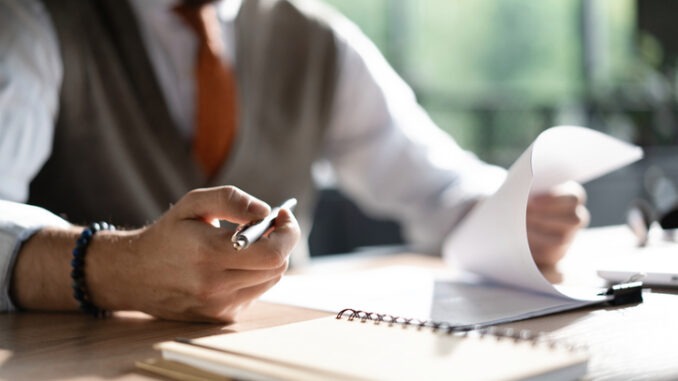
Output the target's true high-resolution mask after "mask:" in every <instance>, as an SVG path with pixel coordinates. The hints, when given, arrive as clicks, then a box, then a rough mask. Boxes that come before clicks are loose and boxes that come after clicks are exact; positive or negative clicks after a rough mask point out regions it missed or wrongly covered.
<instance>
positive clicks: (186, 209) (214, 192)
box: [173, 186, 271, 224]
mask: <svg viewBox="0 0 678 381" xmlns="http://www.w3.org/2000/svg"><path fill="white" fill-rule="evenodd" d="M173 212H174V213H177V214H178V215H179V218H182V219H201V220H204V221H212V220H214V219H220V220H227V221H231V222H234V223H236V224H244V223H247V222H250V221H253V220H257V219H261V218H264V217H266V216H267V215H268V213H270V212H271V208H270V207H269V206H268V205H267V204H266V203H265V202H263V201H261V200H259V199H257V198H256V197H254V196H251V195H249V194H247V193H245V192H243V191H242V190H240V189H238V188H236V187H234V186H222V187H215V188H203V189H196V190H193V191H191V192H189V193H188V194H186V195H185V196H184V197H183V198H182V199H181V200H179V202H178V203H177V204H176V205H175V206H174V208H173Z"/></svg>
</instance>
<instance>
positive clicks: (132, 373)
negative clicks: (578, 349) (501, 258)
mask: <svg viewBox="0 0 678 381" xmlns="http://www.w3.org/2000/svg"><path fill="white" fill-rule="evenodd" d="M578 258H579V259H580V260H582V263H580V264H582V266H580V267H578V269H577V271H576V273H577V274H575V275H578V276H575V277H573V278H572V279H588V280H595V278H594V277H593V276H592V275H591V274H590V272H591V271H592V270H591V269H590V268H588V269H586V266H583V265H584V264H586V263H589V261H588V259H590V258H589V257H588V254H587V255H581V256H579V255H578V254H574V255H572V259H569V258H568V261H570V263H569V264H568V263H567V262H565V263H564V267H565V268H570V267H572V268H574V264H573V263H572V262H576V261H577V260H578ZM385 264H412V265H417V266H425V267H431V266H433V267H436V266H440V261H439V260H438V259H436V258H431V257H421V256H412V255H400V256H388V257H384V256H377V257H370V258H367V259H365V258H360V259H355V258H354V259H350V258H347V259H346V260H343V261H341V262H337V263H325V264H321V265H319V266H318V267H317V268H318V269H320V271H329V270H331V269H333V268H336V269H337V270H338V271H349V270H350V269H352V268H364V267H372V266H380V265H385ZM582 269H583V270H582ZM571 271H572V272H575V271H574V270H571ZM556 273H557V272H556ZM570 274H571V273H567V274H565V275H570ZM587 274H588V275H587ZM556 275H557V274H556ZM564 279H565V280H568V279H570V278H568V276H565V277H564ZM596 281H598V280H596ZM327 315H329V314H328V313H326V312H319V311H313V310H306V309H300V308H295V307H288V306H282V305H275V304H268V303H263V302H259V303H256V304H254V305H253V306H252V308H251V309H250V310H248V311H247V312H245V313H244V314H243V316H242V317H241V322H240V323H237V324H234V325H231V326H226V327H222V326H218V325H210V324H190V323H180V322H170V321H160V320H155V319H152V318H149V317H148V316H146V315H143V314H140V313H134V312H123V313H118V314H116V315H115V316H114V317H112V318H110V319H105V320H96V319H92V318H90V317H88V316H83V315H81V314H78V313H73V314H56V313H54V314H48V313H22V314H0V380H158V379H159V378H157V377H155V376H153V375H150V374H148V373H145V372H143V371H140V370H137V369H135V367H134V362H135V361H137V360H140V359H145V358H149V357H156V356H157V353H156V352H155V351H154V350H153V349H152V345H153V344H154V343H156V342H159V341H164V340H169V339H172V338H174V337H176V336H183V337H200V336H205V335H211V334H216V333H220V332H228V331H244V330H250V329H255V328H261V327H268V326H273V325H278V324H283V323H288V322H293V321H299V320H304V319H311V318H315V317H321V316H327ZM677 323H678V295H670V294H655V293H650V294H646V295H645V302H644V303H642V304H639V305H636V306H625V307H617V308H614V307H608V308H590V309H582V310H578V311H572V312H568V313H562V314H558V315H554V316H550V317H542V318H537V319H531V320H527V321H522V322H517V323H511V324H508V326H511V327H516V328H519V329H530V330H533V331H542V332H544V333H545V334H546V335H548V336H549V337H552V338H557V339H564V340H567V341H570V342H573V343H577V344H585V345H588V346H589V347H590V350H591V353H592V359H591V362H590V365H589V369H590V371H589V374H588V375H587V378H586V379H591V380H627V379H660V380H676V379H678V352H676V344H677V343H678V330H677V329H676V326H677Z"/></svg>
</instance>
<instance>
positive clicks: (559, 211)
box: [526, 183, 590, 265]
mask: <svg viewBox="0 0 678 381" xmlns="http://www.w3.org/2000/svg"><path fill="white" fill-rule="evenodd" d="M585 201H586V192H585V191H584V189H583V188H582V187H581V186H580V185H579V184H577V183H567V184H564V185H563V186H560V187H557V188H554V189H553V190H552V191H551V192H549V193H547V194H541V195H537V196H534V197H531V198H530V200H529V202H528V207H527V215H526V217H527V221H526V222H527V232H528V241H529V244H530V250H531V251H532V254H533V257H534V259H535V261H536V262H537V264H540V265H552V264H555V263H556V262H557V261H558V260H560V259H561V258H562V257H563V256H564V255H565V253H566V251H567V248H568V247H569V244H570V243H571V242H572V240H573V239H574V236H575V234H576V232H577V231H578V230H579V229H580V228H582V227H584V226H586V225H587V224H588V223H589V221H590V214H589V212H588V210H587V209H586V207H585V206H584V203H585Z"/></svg>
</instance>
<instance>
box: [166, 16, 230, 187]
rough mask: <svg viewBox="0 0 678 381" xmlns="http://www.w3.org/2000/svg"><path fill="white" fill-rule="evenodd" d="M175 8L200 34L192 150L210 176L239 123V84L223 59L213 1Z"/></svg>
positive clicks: (218, 164) (216, 167)
mask: <svg viewBox="0 0 678 381" xmlns="http://www.w3.org/2000/svg"><path fill="white" fill-rule="evenodd" d="M175 10H176V12H177V13H178V14H179V15H180V16H181V17H182V18H183V19H184V21H185V22H186V23H187V24H188V25H189V26H190V27H191V28H192V29H193V30H194V31H195V33H196V35H197V36H198V54H197V59H196V65H195V79H196V99H197V104H196V128H195V137H194V141H193V150H194V152H195V156H196V159H197V160H198V163H200V165H201V166H202V168H203V169H204V170H205V173H206V174H207V175H208V177H212V176H214V174H216V172H217V170H218V169H219V167H221V165H222V164H223V163H224V161H225V159H226V157H227V155H228V152H229V150H230V149H231V145H232V144H233V140H234V137H235V130H236V126H237V117H238V115H237V87H236V86H237V84H236V81H235V77H234V75H233V72H232V70H231V68H230V67H228V66H227V65H226V64H225V63H224V62H223V61H222V59H221V53H222V52H223V49H224V47H223V40H222V38H221V31H220V28H219V20H218V19H217V13H216V8H215V7H214V5H213V4H209V3H207V4H202V5H189V4H186V3H183V4H181V5H179V6H177V7H176V8H175Z"/></svg>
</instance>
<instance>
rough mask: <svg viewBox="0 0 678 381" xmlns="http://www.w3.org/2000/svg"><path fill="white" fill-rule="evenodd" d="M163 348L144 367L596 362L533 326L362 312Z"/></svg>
mask: <svg viewBox="0 0 678 381" xmlns="http://www.w3.org/2000/svg"><path fill="white" fill-rule="evenodd" d="M156 349H158V350H159V351H161V353H162V360H157V359H156V360H147V361H142V362H139V363H138V364H137V365H138V366H139V367H140V368H142V369H146V370H149V371H151V372H155V373H159V374H163V375H165V376H169V377H172V378H175V379H180V380H215V379H229V378H236V379H246V380H418V379H419V380H452V379H456V380H575V379H578V378H580V377H581V376H582V375H584V374H585V373H586V367H587V362H588V354H587V352H586V350H585V349H583V348H578V347H572V346H567V345H563V344H562V343H557V342H553V341H547V340H542V339H541V338H540V337H539V336H534V335H532V334H530V333H528V332H525V331H520V332H514V331H511V330H509V329H504V330H483V331H472V332H459V331H455V330H454V329H453V327H450V326H447V325H446V324H444V323H434V322H430V321H418V320H411V319H403V318H400V317H393V316H390V315H381V314H376V313H367V312H362V311H356V310H344V311H342V312H340V313H339V314H338V315H337V316H336V317H332V316H330V317H326V318H320V319H315V320H308V321H303V322H299V323H292V324H287V325H282V326H277V327H273V328H266V329H260V330H254V331H247V332H242V333H231V334H222V335H215V336H208V337H204V338H199V339H193V340H186V339H184V340H182V339H178V340H177V341H172V342H163V343H159V344H157V345H156Z"/></svg>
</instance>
